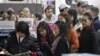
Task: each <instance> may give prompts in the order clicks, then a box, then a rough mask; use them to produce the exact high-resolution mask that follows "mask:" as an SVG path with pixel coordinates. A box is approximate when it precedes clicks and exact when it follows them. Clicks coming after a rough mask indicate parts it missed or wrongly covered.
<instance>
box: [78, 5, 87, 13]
mask: <svg viewBox="0 0 100 56" xmlns="http://www.w3.org/2000/svg"><path fill="white" fill-rule="evenodd" d="M78 11H79V12H78V13H80V14H84V12H85V11H86V7H84V6H79V7H78Z"/></svg>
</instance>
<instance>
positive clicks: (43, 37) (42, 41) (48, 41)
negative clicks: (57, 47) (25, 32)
mask: <svg viewBox="0 0 100 56" xmlns="http://www.w3.org/2000/svg"><path fill="white" fill-rule="evenodd" d="M53 38H54V34H53V32H52V30H51V29H50V27H49V25H48V24H47V23H46V22H44V21H42V22H40V23H39V25H38V27H37V39H38V41H39V45H40V49H41V51H42V52H43V54H44V56H52V52H51V45H52V43H53Z"/></svg>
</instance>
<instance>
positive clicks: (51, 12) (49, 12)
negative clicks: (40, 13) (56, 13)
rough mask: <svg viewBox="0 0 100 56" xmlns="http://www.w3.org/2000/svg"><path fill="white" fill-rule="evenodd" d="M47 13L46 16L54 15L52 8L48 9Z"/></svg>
mask: <svg viewBox="0 0 100 56" xmlns="http://www.w3.org/2000/svg"><path fill="white" fill-rule="evenodd" d="M45 14H46V17H51V16H52V15H53V11H52V9H49V10H46V12H45Z"/></svg>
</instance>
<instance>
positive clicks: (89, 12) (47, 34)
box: [0, 2, 100, 56]
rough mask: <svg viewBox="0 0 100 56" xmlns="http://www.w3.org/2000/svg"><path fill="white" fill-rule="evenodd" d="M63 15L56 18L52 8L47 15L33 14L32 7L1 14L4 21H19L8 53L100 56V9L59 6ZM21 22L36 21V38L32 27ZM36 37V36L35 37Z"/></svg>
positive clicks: (9, 39)
mask: <svg viewBox="0 0 100 56" xmlns="http://www.w3.org/2000/svg"><path fill="white" fill-rule="evenodd" d="M59 11H60V14H59V15H58V16H55V14H54V13H53V9H52V8H51V7H50V6H48V7H47V8H45V10H44V14H43V15H42V14H39V13H37V14H32V13H31V10H30V9H29V8H28V7H25V8H23V9H22V10H20V11H19V13H16V12H14V10H7V11H1V13H0V20H1V21H15V22H16V25H15V31H14V32H11V33H10V37H8V39H7V43H6V44H7V45H6V47H5V48H3V47H2V48H3V49H5V50H7V51H8V52H9V53H11V54H18V53H23V52H27V51H32V52H37V54H38V55H40V56H61V55H62V54H69V53H91V54H100V43H99V41H100V39H99V38H100V37H99V35H100V34H99V33H100V20H99V16H98V15H99V9H98V8H97V7H95V6H93V7H92V8H88V9H87V5H86V4H85V3H83V2H79V3H78V4H77V5H76V8H75V9H70V6H69V5H67V4H61V5H60V6H59ZM20 18H32V19H34V22H33V29H35V34H36V35H37V36H36V37H34V36H31V35H30V31H29V25H28V24H27V23H25V22H24V21H21V22H18V19H20ZM33 35H34V34H33Z"/></svg>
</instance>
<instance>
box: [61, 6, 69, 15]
mask: <svg viewBox="0 0 100 56" xmlns="http://www.w3.org/2000/svg"><path fill="white" fill-rule="evenodd" d="M69 8H70V5H67V4H61V5H60V6H59V10H60V13H65V14H66V13H67V11H68V9H69Z"/></svg>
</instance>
